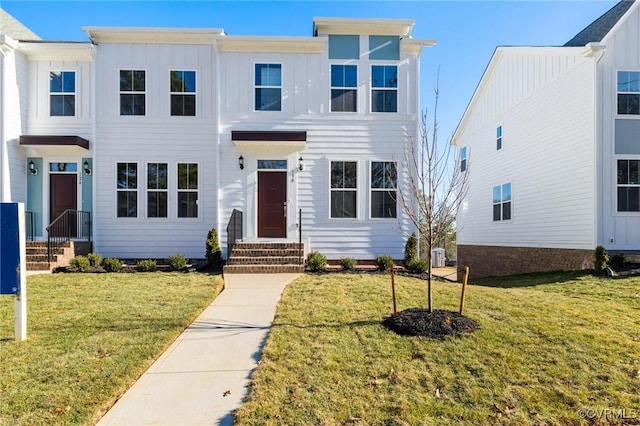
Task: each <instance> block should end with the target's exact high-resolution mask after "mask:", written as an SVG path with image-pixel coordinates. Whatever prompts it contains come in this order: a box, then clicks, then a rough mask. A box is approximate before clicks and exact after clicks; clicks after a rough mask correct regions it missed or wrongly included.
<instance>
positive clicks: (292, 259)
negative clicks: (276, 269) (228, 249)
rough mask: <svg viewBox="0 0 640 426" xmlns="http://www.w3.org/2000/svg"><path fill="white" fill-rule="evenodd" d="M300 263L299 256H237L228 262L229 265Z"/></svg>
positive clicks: (233, 256)
mask: <svg viewBox="0 0 640 426" xmlns="http://www.w3.org/2000/svg"><path fill="white" fill-rule="evenodd" d="M299 263H300V258H299V257H298V256H288V257H284V256H260V257H241V256H236V255H235V254H234V255H232V256H231V257H230V258H229V260H228V261H227V265H296V264H299Z"/></svg>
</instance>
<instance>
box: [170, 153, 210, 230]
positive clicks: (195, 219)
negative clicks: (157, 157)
mask: <svg viewBox="0 0 640 426" xmlns="http://www.w3.org/2000/svg"><path fill="white" fill-rule="evenodd" d="M175 164H176V180H175V182H176V183H175V194H176V198H175V208H176V216H175V218H176V220H178V221H180V222H183V221H192V222H198V221H201V220H202V218H203V217H204V215H203V212H202V199H201V198H200V187H201V185H202V177H201V175H202V167H201V165H200V162H197V161H187V160H184V161H176V163H175ZM180 164H195V165H197V166H198V189H180V188H179V185H180ZM180 192H195V193H196V195H197V198H196V206H197V207H198V214H197V215H196V216H193V217H181V216H179V213H180V208H179V207H178V200H179V199H180V197H179V196H178V195H179V193H180Z"/></svg>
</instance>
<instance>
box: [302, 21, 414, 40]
mask: <svg viewBox="0 0 640 426" xmlns="http://www.w3.org/2000/svg"><path fill="white" fill-rule="evenodd" d="M415 23H416V21H415V20H413V19H353V18H313V34H314V35H318V34H369V35H397V36H400V37H408V36H410V35H411V30H412V29H413V25H414V24H415Z"/></svg>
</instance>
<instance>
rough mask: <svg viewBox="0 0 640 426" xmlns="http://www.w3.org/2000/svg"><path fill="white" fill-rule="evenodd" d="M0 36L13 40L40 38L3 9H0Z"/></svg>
mask: <svg viewBox="0 0 640 426" xmlns="http://www.w3.org/2000/svg"><path fill="white" fill-rule="evenodd" d="M0 34H4V35H8V36H9V37H11V38H12V39H14V40H40V37H38V36H37V35H36V34H35V33H34V32H33V31H31V30H30V29H29V28H27V27H25V26H24V25H23V24H22V23H20V21H18V20H17V19H16V18H14V17H13V16H11V15H9V14H8V13H7V12H6V11H5V10H4V9H0Z"/></svg>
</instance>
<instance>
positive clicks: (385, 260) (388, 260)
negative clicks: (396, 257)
mask: <svg viewBox="0 0 640 426" xmlns="http://www.w3.org/2000/svg"><path fill="white" fill-rule="evenodd" d="M376 265H377V266H378V270H379V271H380V272H385V271H388V270H390V269H391V268H393V258H392V257H391V256H389V255H388V254H381V255H380V256H378V257H376Z"/></svg>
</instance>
